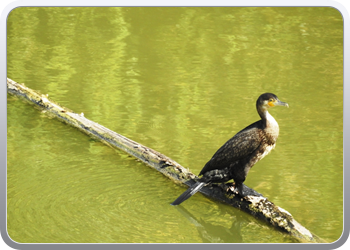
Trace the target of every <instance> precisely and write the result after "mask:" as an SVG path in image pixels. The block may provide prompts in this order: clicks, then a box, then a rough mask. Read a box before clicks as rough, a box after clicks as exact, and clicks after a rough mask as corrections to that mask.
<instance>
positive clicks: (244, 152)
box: [199, 121, 262, 175]
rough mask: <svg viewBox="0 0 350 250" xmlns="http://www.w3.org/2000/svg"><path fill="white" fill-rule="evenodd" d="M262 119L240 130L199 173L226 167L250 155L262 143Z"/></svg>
mask: <svg viewBox="0 0 350 250" xmlns="http://www.w3.org/2000/svg"><path fill="white" fill-rule="evenodd" d="M259 125H260V121H258V122H255V123H253V124H251V125H249V126H248V127H246V128H245V129H243V130H241V131H240V132H238V133H237V134H236V135H235V136H234V137H232V138H231V139H230V140H228V141H227V142H226V143H225V144H224V145H223V146H222V147H221V148H219V150H218V151H217V152H216V153H215V154H214V155H213V157H212V158H211V159H210V160H209V161H208V162H207V164H206V165H205V166H204V168H203V169H202V171H201V172H200V174H199V175H202V174H204V173H205V172H207V171H210V170H214V169H224V168H226V167H228V166H229V165H230V164H231V163H233V162H236V161H238V160H241V159H243V158H246V157H249V155H250V154H252V153H253V152H254V151H255V150H256V149H257V148H258V147H259V146H260V144H261V140H262V137H261V128H260V127H261V126H259Z"/></svg>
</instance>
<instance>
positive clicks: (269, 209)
mask: <svg viewBox="0 0 350 250" xmlns="http://www.w3.org/2000/svg"><path fill="white" fill-rule="evenodd" d="M7 92H8V93H9V94H12V95H15V96H18V97H21V98H22V99H24V100H26V101H28V102H29V103H31V104H33V105H35V106H37V107H39V108H40V109H42V110H43V111H45V112H46V114H48V115H49V116H50V117H55V118H57V119H58V120H60V121H63V122H65V123H68V124H69V125H71V126H73V127H76V128H78V129H80V130H81V131H82V132H85V133H86V134H88V135H90V136H92V137H94V138H97V139H99V140H100V141H101V142H103V143H105V144H107V145H109V146H111V147H113V148H118V149H121V150H123V151H125V152H126V153H128V154H130V155H132V156H134V157H135V158H137V159H139V160H141V161H142V162H144V163H145V164H147V165H148V166H150V167H152V168H154V169H156V170H157V171H159V172H161V173H162V174H164V175H165V176H167V177H168V178H169V179H171V180H172V181H174V182H176V183H177V184H180V185H181V184H185V185H187V186H191V185H193V184H194V183H195V182H196V179H198V177H197V176H196V175H195V174H193V173H191V172H190V171H189V170H188V169H186V168H184V167H183V166H181V165H180V164H179V163H177V162H175V161H174V160H172V159H170V158H169V157H167V156H165V155H163V154H161V153H159V152H157V151H155V150H153V149H151V148H148V147H146V146H144V145H141V144H139V143H137V142H135V141H132V140H130V139H128V138H126V137H124V136H122V135H120V134H118V133H116V132H114V131H112V130H109V129H108V128H106V127H103V126H102V125H100V124H98V123H96V122H93V121H91V120H89V119H87V118H85V117H84V115H83V114H77V113H74V112H73V111H71V110H69V109H67V108H65V107H62V106H60V105H59V104H57V103H55V102H54V101H52V100H49V98H48V96H47V95H43V94H40V93H38V92H37V91H34V90H32V89H30V88H28V87H26V86H24V84H19V83H17V82H15V81H13V80H11V79H9V78H7ZM244 188H247V189H249V190H251V192H253V193H255V195H256V196H247V197H245V198H241V197H239V196H238V195H235V194H234V193H233V192H232V188H231V186H230V185H228V184H220V185H217V184H208V185H206V186H204V187H203V188H202V189H201V191H200V192H201V193H203V194H204V195H206V196H208V197H210V198H212V199H215V200H218V201H221V202H225V203H227V204H229V205H231V206H233V207H235V208H239V209H240V210H243V211H245V212H247V213H249V214H250V215H252V216H254V217H256V218H259V219H261V220H263V221H266V222H267V223H269V224H271V225H272V226H273V227H275V228H277V229H279V230H281V231H283V232H285V233H287V234H289V235H291V236H292V237H294V238H295V239H297V240H298V241H300V242H314V243H317V242H318V243H320V242H325V241H324V240H322V239H321V238H319V237H317V236H316V235H314V234H312V233H311V232H310V231H309V230H307V229H306V228H305V227H303V226H302V225H300V224H299V223H298V222H297V221H296V220H295V219H294V218H293V216H292V215H291V214H290V213H289V212H287V211H286V210H284V209H282V208H280V207H278V206H276V205H275V204H273V203H272V202H271V201H269V200H268V199H267V198H265V197H263V196H262V195H261V194H259V193H257V192H255V191H254V190H252V189H250V188H248V187H247V186H244ZM179 195H180V194H179ZM175 198H177V197H173V198H169V203H170V202H171V201H173V200H174V199H175Z"/></svg>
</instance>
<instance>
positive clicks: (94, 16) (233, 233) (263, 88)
mask: <svg viewBox="0 0 350 250" xmlns="http://www.w3.org/2000/svg"><path fill="white" fill-rule="evenodd" d="M7 28H8V39H7V46H8V47H7V48H8V52H7V58H8V65H7V66H8V77H9V78H11V79H13V80H15V81H17V82H24V83H25V84H26V85H27V86H28V87H30V88H32V89H35V90H39V91H40V92H41V93H43V94H49V97H51V98H52V99H53V100H55V101H57V102H59V103H60V104H61V105H63V106H65V107H67V108H69V109H72V110H74V112H76V113H81V112H83V113H84V114H85V116H86V117H87V118H88V119H91V120H93V121H95V122H98V123H100V124H102V125H103V126H105V127H107V128H109V129H111V130H114V131H116V132H117V133H120V134H122V135H124V136H127V137H129V138H130V139H132V140H135V141H137V142H139V143H141V144H144V145H146V146H148V147H151V148H153V149H155V150H157V151H159V152H161V153H163V154H165V155H167V156H169V157H170V158H172V159H173V160H175V161H177V162H179V163H180V164H181V165H183V166H184V167H186V168H189V169H190V170H191V171H192V172H193V173H195V174H198V173H199V171H200V170H201V169H202V167H203V166H204V164H205V163H206V162H207V161H208V160H209V159H210V157H211V156H212V155H213V154H214V153H215V151H216V150H217V149H218V148H219V147H220V146H221V145H222V144H223V143H224V142H226V140H228V139H229V138H230V137H232V136H233V135H234V134H235V133H237V132H238V131H239V130H241V129H243V128H244V127H245V126H247V125H249V124H251V123H253V122H255V121H256V120H258V119H259V116H258V114H257V113H256V110H255V102H256V99H257V97H258V96H259V95H260V94H262V93H264V92H272V93H274V94H276V95H277V96H278V97H279V99H280V100H281V101H285V102H288V103H289V106H290V108H289V109H285V108H281V107H276V108H274V109H272V110H271V112H270V113H271V114H272V115H273V116H274V117H275V119H276V120H277V122H278V123H279V126H280V137H279V139H278V142H277V146H276V149H275V150H273V151H272V153H271V154H270V155H269V156H267V157H266V158H264V160H263V161H261V162H259V163H257V164H256V166H254V167H253V168H252V170H251V172H250V174H249V175H248V178H247V180H246V184H247V185H248V186H250V187H252V188H254V189H255V190H257V191H258V192H260V193H262V194H264V195H265V196H266V197H268V198H269V199H270V200H271V201H272V202H274V203H275V204H276V205H278V206H280V207H283V208H284V209H286V210H287V211H289V212H290V213H291V214H293V216H294V218H295V219H296V220H297V221H299V222H300V223H301V224H302V225H303V226H305V227H306V228H307V229H309V230H310V231H311V232H313V233H315V234H316V235H318V236H320V237H321V238H324V239H325V240H327V241H329V242H333V241H335V240H337V239H338V238H339V237H340V235H341V233H342V228H343V223H342V220H343V210H342V209H343V208H342V204H343V198H342V185H343V182H342V178H343V172H342V171H343V168H342V167H343V165H342V158H343V157H342V156H343V151H342V145H343V140H342V138H343V130H342V127H343V123H342V116H343V113H342V107H343V102H342V97H343V83H342V81H343V68H342V67H343V56H342V55H343V33H342V32H343V22H342V17H341V15H340V13H339V12H338V11H337V10H335V9H333V8H316V7H312V8H311V7H310V8H305V7H303V8H301V7H299V8H252V7H250V8H244V7H243V8H17V9H15V10H13V11H12V12H11V14H10V15H9V18H8V27H7ZM7 112H8V113H7V114H8V131H7V132H8V133H7V136H8V138H7V139H8V141H7V174H8V175H7V178H8V179H7V181H8V182H7V187H8V190H7V191H8V210H7V212H8V224H7V226H8V233H9V235H10V237H11V238H12V239H13V240H14V241H17V242H23V243H24V242H122V243H128V242H134V243H143V242H150V243H152V242H164V243H166V242H182V243H184V242H193V243H201V242H220V243H225V242H226V243H227V242H253V243H256V242H294V241H295V240H294V239H292V238H291V237H289V236H286V235H284V234H283V233H281V232H278V231H276V230H274V229H273V228H271V227H270V226H268V225H267V224H265V223H263V222H260V221H258V220H256V219H254V218H252V217H251V216H249V215H247V214H245V213H243V212H241V211H239V210H237V209H233V208H230V207H228V206H226V205H224V204H220V203H217V202H215V201H212V200H209V199H208V198H206V197H204V196H203V195H201V194H197V195H195V196H194V197H192V198H191V199H189V200H188V201H186V202H185V203H184V204H183V205H182V206H180V207H173V206H170V205H169V204H170V203H171V202H172V201H173V200H174V199H175V198H176V197H177V196H178V195H179V194H180V193H182V192H183V191H184V187H180V186H178V185H176V184H174V183H172V182H171V181H170V180H168V179H167V178H166V177H164V176H162V175H161V174H160V173H157V172H156V171H154V170H153V169H151V168H149V167H147V166H146V165H144V164H143V163H141V162H138V161H136V160H135V159H134V158H132V157H130V156H128V155H127V154H125V153H123V152H121V151H118V150H114V149H111V148H109V147H107V146H105V145H104V144H102V143H100V142H98V141H95V140H93V139H91V138H89V137H88V136H86V135H84V134H82V133H81V132H80V131H78V130H76V129H74V128H71V127H69V126H67V125H65V124H63V123H60V122H58V121H56V120H54V119H48V117H47V116H46V115H45V114H44V113H41V112H40V111H38V110H36V109H33V108H32V107H31V106H29V105H28V104H25V103H23V102H21V101H19V100H17V99H16V98H14V97H12V96H8V110H7Z"/></svg>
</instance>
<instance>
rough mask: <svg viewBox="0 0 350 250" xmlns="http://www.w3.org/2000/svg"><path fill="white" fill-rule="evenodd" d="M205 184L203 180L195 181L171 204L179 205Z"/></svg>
mask: <svg viewBox="0 0 350 250" xmlns="http://www.w3.org/2000/svg"><path fill="white" fill-rule="evenodd" d="M204 185H205V183H204V182H196V183H195V184H194V185H192V186H191V187H189V188H188V189H187V190H186V191H185V192H184V193H183V194H181V195H180V196H179V197H178V198H177V199H176V200H175V201H174V202H173V203H171V205H180V204H181V203H182V202H184V201H185V200H187V199H188V198H190V197H191V196H192V195H194V194H195V193H197V192H198V191H199V190H201V188H202V187H203V186H204Z"/></svg>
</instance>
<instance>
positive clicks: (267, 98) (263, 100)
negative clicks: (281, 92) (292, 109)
mask: <svg viewBox="0 0 350 250" xmlns="http://www.w3.org/2000/svg"><path fill="white" fill-rule="evenodd" d="M275 106H285V107H287V108H288V107H289V105H288V103H286V102H281V101H280V100H279V99H278V97H277V96H276V95H275V94H272V93H265V94H262V95H260V96H259V98H258V100H257V101H256V107H257V108H259V109H263V110H267V109H268V108H271V107H275Z"/></svg>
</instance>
